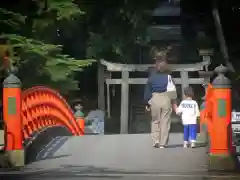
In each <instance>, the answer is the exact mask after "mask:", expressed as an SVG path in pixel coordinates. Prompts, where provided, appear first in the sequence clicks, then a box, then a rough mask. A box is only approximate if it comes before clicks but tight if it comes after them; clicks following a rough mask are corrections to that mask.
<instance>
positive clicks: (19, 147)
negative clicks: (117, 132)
mask: <svg viewBox="0 0 240 180" xmlns="http://www.w3.org/2000/svg"><path fill="white" fill-rule="evenodd" d="M3 86H4V88H3V119H4V125H5V133H4V134H5V151H6V152H9V153H10V154H11V153H12V154H14V155H13V156H16V155H15V154H17V156H19V154H22V156H24V143H25V142H28V141H29V140H31V138H32V137H33V136H34V134H36V133H37V132H42V130H44V129H46V128H49V127H54V126H55V127H59V126H61V127H64V128H65V129H67V130H68V131H69V132H70V133H71V134H72V135H75V136H78V135H82V134H83V131H84V130H83V128H81V127H80V125H81V123H80V122H78V121H79V119H80V120H81V118H79V117H77V118H75V117H74V114H73V111H72V110H71V108H70V106H69V105H68V104H67V102H66V101H65V100H64V98H63V97H62V96H61V95H60V94H59V93H58V92H57V91H54V90H52V89H49V88H47V87H43V86H37V87H33V88H30V89H27V90H25V91H23V92H22V90H21V82H20V80H19V79H18V78H17V77H16V76H15V75H13V74H10V75H9V76H8V77H7V78H6V79H5V80H4V83H3ZM78 114H79V113H78ZM77 120H78V121H77ZM18 159H19V158H18ZM22 159H23V158H22ZM20 164H24V162H23V161H22V163H20Z"/></svg>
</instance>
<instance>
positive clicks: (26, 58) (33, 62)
mask: <svg viewBox="0 0 240 180" xmlns="http://www.w3.org/2000/svg"><path fill="white" fill-rule="evenodd" d="M20 3H21V6H20V5H15V6H14V5H12V6H10V7H6V8H2V9H0V15H1V17H4V18H2V19H1V20H0V23H1V27H4V28H3V29H2V37H4V38H7V39H8V42H9V44H10V45H11V47H12V53H11V62H12V64H13V65H14V66H15V67H16V68H17V69H18V72H17V74H18V76H19V77H20V78H21V80H22V82H23V87H24V88H28V87H31V86H34V85H48V86H50V87H53V88H56V89H59V90H60V91H61V92H62V93H67V92H68V91H69V90H77V89H78V81H76V80H74V74H75V72H77V71H81V70H82V68H83V67H86V66H88V65H91V63H92V62H93V61H94V60H91V59H88V60H77V59H75V58H73V57H70V56H69V55H67V54H63V53H62V46H61V45H58V41H59V39H61V38H63V37H64V36H65V37H66V36H69V34H71V32H69V31H71V29H73V28H74V26H76V24H77V23H78V22H79V21H80V20H81V18H82V16H84V15H85V13H84V12H83V11H81V10H80V8H79V7H78V6H77V5H76V4H75V3H74V2H73V1H71V0H48V3H47V4H46V3H45V2H42V1H22V2H20ZM19 7H21V8H19ZM29 8H30V9H31V10H32V11H28V10H26V9H29Z"/></svg>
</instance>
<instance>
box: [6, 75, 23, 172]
mask: <svg viewBox="0 0 240 180" xmlns="http://www.w3.org/2000/svg"><path fill="white" fill-rule="evenodd" d="M21 101H22V99H21V81H20V80H19V79H18V78H17V77H16V76H15V75H14V74H10V75H9V76H8V77H7V78H6V79H5V80H4V82H3V120H4V123H5V150H6V153H7V154H8V157H9V160H10V162H11V163H12V164H13V165H14V166H15V167H16V166H24V164H25V163H24V148H23V127H22V119H21Z"/></svg>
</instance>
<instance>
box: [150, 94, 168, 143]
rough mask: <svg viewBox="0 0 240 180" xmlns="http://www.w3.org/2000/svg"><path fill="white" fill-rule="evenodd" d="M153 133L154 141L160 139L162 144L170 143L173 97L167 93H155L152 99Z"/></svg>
mask: <svg viewBox="0 0 240 180" xmlns="http://www.w3.org/2000/svg"><path fill="white" fill-rule="evenodd" d="M149 104H150V105H151V116H152V122H151V135H152V139H153V141H154V142H156V141H159V143H160V145H161V146H165V145H166V144H167V143H168V138H169V132H170V126H171V120H170V116H171V113H172V105H171V99H170V98H169V96H168V94H167V93H154V94H153V95H152V98H151V100H150V101H149Z"/></svg>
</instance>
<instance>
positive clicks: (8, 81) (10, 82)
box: [3, 73, 21, 88]
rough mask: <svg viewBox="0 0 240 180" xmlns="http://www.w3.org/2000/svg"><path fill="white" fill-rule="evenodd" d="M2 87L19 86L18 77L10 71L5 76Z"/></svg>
mask: <svg viewBox="0 0 240 180" xmlns="http://www.w3.org/2000/svg"><path fill="white" fill-rule="evenodd" d="M3 87H5V88H20V87H21V81H20V79H19V78H18V77H17V76H15V75H14V74H13V73H11V74H10V75H9V76H8V77H7V78H5V79H4V81H3Z"/></svg>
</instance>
